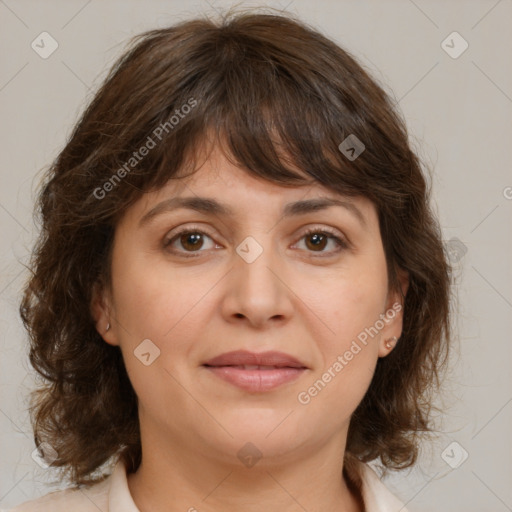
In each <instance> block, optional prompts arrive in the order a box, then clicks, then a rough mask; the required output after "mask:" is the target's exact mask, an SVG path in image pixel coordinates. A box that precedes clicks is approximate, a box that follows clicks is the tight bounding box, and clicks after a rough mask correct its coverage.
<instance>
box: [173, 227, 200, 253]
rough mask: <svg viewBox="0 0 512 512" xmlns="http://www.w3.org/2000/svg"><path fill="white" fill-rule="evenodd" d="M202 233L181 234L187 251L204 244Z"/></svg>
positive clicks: (183, 245) (195, 249)
mask: <svg viewBox="0 0 512 512" xmlns="http://www.w3.org/2000/svg"><path fill="white" fill-rule="evenodd" d="M202 236H203V235H202V233H197V232H189V233H185V234H182V235H180V237H179V240H180V243H181V246H182V247H183V248H184V249H186V250H187V251H197V250H198V249H200V248H201V247H202V246H203V243H204V242H203V240H202Z"/></svg>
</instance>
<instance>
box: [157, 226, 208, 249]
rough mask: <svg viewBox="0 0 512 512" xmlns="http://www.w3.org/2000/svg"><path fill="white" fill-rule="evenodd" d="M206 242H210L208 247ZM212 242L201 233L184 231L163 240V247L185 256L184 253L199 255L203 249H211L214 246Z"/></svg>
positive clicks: (191, 230)
mask: <svg viewBox="0 0 512 512" xmlns="http://www.w3.org/2000/svg"><path fill="white" fill-rule="evenodd" d="M207 240H211V242H210V247H208V246H207V242H206V241H207ZM212 242H213V240H212V238H211V237H210V236H209V235H207V234H206V233H204V232H202V231H199V230H193V229H184V230H182V231H180V232H178V233H176V234H175V235H174V236H173V237H171V238H169V239H167V240H165V241H164V243H163V245H164V248H165V249H166V250H169V251H171V252H174V253H181V254H182V255H186V253H194V252H195V253H201V252H204V249H210V248H213V247H214V246H215V244H214V243H212ZM205 245H206V247H205ZM201 249H202V250H201Z"/></svg>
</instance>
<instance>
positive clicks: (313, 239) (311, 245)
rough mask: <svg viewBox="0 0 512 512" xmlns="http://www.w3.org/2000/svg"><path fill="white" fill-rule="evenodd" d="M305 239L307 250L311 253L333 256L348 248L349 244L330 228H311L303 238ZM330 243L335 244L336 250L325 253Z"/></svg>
mask: <svg viewBox="0 0 512 512" xmlns="http://www.w3.org/2000/svg"><path fill="white" fill-rule="evenodd" d="M304 239H305V245H306V249H307V250H308V251H310V252H317V253H321V254H323V253H326V254H328V255H329V254H333V253H338V252H340V251H342V250H343V249H347V248H348V243H347V242H346V241H345V240H344V239H343V238H341V237H340V236H338V235H337V233H336V232H334V231H331V230H330V229H328V228H309V229H308V230H307V231H306V232H305V233H304V234H303V235H302V237H301V239H300V240H304ZM329 242H333V244H334V246H335V249H334V250H331V251H324V249H325V248H326V247H327V246H328V244H329Z"/></svg>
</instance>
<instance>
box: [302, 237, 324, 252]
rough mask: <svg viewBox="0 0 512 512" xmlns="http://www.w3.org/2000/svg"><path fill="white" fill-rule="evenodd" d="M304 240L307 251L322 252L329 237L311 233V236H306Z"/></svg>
mask: <svg viewBox="0 0 512 512" xmlns="http://www.w3.org/2000/svg"><path fill="white" fill-rule="evenodd" d="M305 238H306V245H307V247H308V248H309V249H312V250H314V251H323V250H324V249H325V246H326V245H327V242H328V241H329V238H330V237H329V236H327V235H325V234H323V233H313V234H311V235H307V236H306V237H305Z"/></svg>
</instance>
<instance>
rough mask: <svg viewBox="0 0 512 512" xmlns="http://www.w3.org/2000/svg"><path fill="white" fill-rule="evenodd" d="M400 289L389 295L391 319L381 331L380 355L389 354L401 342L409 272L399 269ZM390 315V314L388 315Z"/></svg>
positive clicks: (389, 317)
mask: <svg viewBox="0 0 512 512" xmlns="http://www.w3.org/2000/svg"><path fill="white" fill-rule="evenodd" d="M398 282H399V289H398V290H395V291H394V293H391V294H390V295H389V299H388V303H387V310H386V313H385V315H386V317H388V319H389V321H388V323H387V325H386V326H385V327H384V329H383V330H382V332H381V339H380V344H379V357H386V356H387V355H389V354H390V353H391V352H392V351H393V350H394V349H395V347H396V345H397V343H399V340H400V336H401V335H402V329H403V310H404V306H405V297H406V295H407V290H408V288H409V273H408V272H406V271H405V270H402V269H398ZM388 315H389V316H388Z"/></svg>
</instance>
